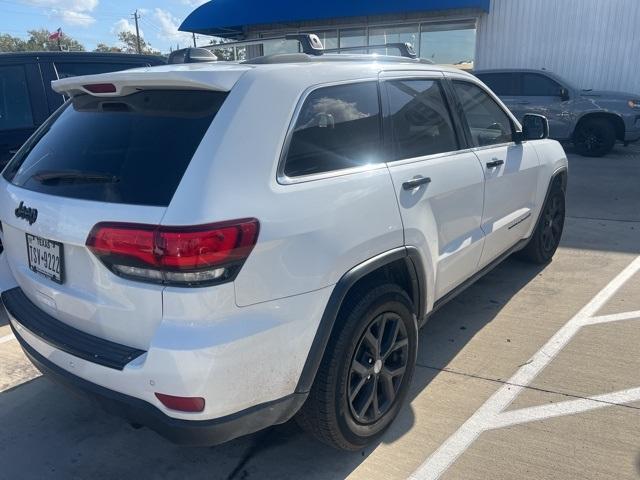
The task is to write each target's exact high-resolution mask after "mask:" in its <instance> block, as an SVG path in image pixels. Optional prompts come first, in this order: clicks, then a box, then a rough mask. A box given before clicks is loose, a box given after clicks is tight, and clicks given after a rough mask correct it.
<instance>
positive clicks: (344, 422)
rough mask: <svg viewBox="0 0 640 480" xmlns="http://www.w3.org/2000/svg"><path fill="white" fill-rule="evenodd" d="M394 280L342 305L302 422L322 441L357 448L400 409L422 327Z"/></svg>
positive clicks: (372, 438) (299, 418) (373, 437)
mask: <svg viewBox="0 0 640 480" xmlns="http://www.w3.org/2000/svg"><path fill="white" fill-rule="evenodd" d="M413 312H414V308H413V304H412V302H411V300H410V299H409V297H408V296H407V294H406V293H405V292H404V290H402V289H401V288H399V287H398V286H396V285H392V284H388V285H382V286H379V287H376V288H373V289H371V290H370V291H369V292H368V293H366V294H365V295H364V296H354V298H353V300H352V301H351V302H349V304H346V305H345V306H344V307H343V309H342V310H341V314H340V318H339V319H338V322H340V323H341V325H340V328H338V329H336V331H334V332H333V334H332V336H331V339H330V340H329V345H328V346H327V349H326V351H325V355H324V357H323V359H322V363H321V365H320V368H319V370H318V373H317V375H316V378H315V382H314V384H313V387H312V388H311V392H310V394H309V397H308V399H307V401H306V403H305V404H304V406H303V407H302V409H301V410H300V412H299V413H298V415H297V417H296V419H297V422H298V424H299V425H300V426H301V427H302V428H303V429H305V430H306V431H308V432H309V433H311V434H312V435H313V436H315V437H316V438H318V439H319V440H321V441H322V442H324V443H326V444H329V445H331V446H333V447H336V448H340V449H344V450H359V449H360V448H362V447H364V446H365V445H367V444H369V443H371V442H373V441H375V440H376V439H377V438H378V437H379V436H380V435H381V434H382V433H383V432H384V431H385V430H386V428H387V427H388V426H389V425H390V424H391V422H392V421H393V419H394V418H395V417H396V415H397V414H398V412H399V410H400V408H401V406H402V404H403V401H404V399H405V397H406V395H407V392H408V389H409V385H410V383H411V379H412V377H413V372H414V369H415V362H416V354H417V344H418V329H417V322H416V318H415V315H414V313H413Z"/></svg>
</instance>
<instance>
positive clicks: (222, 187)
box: [0, 61, 567, 420]
mask: <svg viewBox="0 0 640 480" xmlns="http://www.w3.org/2000/svg"><path fill="white" fill-rule="evenodd" d="M382 72H389V75H392V76H398V75H400V76H401V75H416V74H424V75H426V76H429V75H430V76H432V77H433V76H434V75H440V76H442V78H445V77H449V78H454V77H456V78H464V79H465V80H469V81H473V82H476V83H478V84H479V85H482V84H481V83H480V82H478V81H477V80H474V79H473V77H471V76H470V75H468V74H464V73H459V72H458V71H457V70H455V69H449V68H444V67H439V66H434V65H426V64H418V63H416V64H407V65H400V66H398V65H396V64H394V63H392V62H389V63H385V62H377V61H370V62H369V61H367V62H363V61H354V62H335V64H334V63H331V62H310V63H298V64H295V63H294V64H274V65H260V66H247V65H237V64H226V65H225V64H222V63H219V64H195V65H169V66H163V67H155V68H147V69H137V70H132V71H125V72H117V73H112V74H104V75H98V76H90V77H74V78H70V79H65V80H60V81H58V82H55V85H54V88H55V89H56V90H57V91H59V92H66V93H68V94H70V95H80V94H85V93H87V91H86V89H84V87H83V85H87V84H90V83H113V84H114V85H116V87H117V91H116V94H123V93H124V94H126V93H127V92H130V91H134V90H135V89H138V88H154V89H159V88H180V89H206V90H219V91H230V93H229V95H228V97H227V99H226V101H225V102H224V104H223V106H222V108H221V109H220V111H219V112H218V114H217V115H216V117H215V119H214V120H213V122H212V124H211V126H210V127H209V129H208V131H207V133H206V134H205V136H204V138H203V140H202V142H201V143H200V145H199V147H198V148H197V150H196V152H195V154H194V156H193V158H192V159H191V162H190V163H189V166H188V167H187V169H186V172H185V174H184V176H183V177H182V180H181V182H180V184H179V186H178V188H177V190H176V192H175V194H174V196H173V199H172V200H171V202H170V204H169V205H168V206H167V207H166V208H165V207H147V206H132V205H121V204H113V203H106V202H92V201H84V200H75V199H71V198H63V197H57V196H50V195H44V194H40V193H36V192H33V191H29V190H26V189H22V188H18V187H16V186H13V185H11V184H10V183H8V182H7V181H6V180H5V179H4V178H0V221H2V225H3V228H4V231H3V232H2V236H1V238H2V241H3V244H4V247H5V252H4V253H3V254H2V255H1V256H0V269H1V271H0V290H2V291H4V290H8V289H10V288H13V287H15V286H19V287H20V288H21V289H22V290H23V291H24V293H25V295H26V296H27V297H28V298H29V300H31V302H33V303H34V304H35V305H36V306H37V307H38V308H39V309H41V310H42V311H44V312H45V313H47V314H49V315H50V316H51V317H53V318H55V319H56V320H58V321H59V322H62V323H64V324H66V325H69V326H71V327H73V328H75V329H77V330H80V331H82V332H86V333H89V334H91V335H94V336H96V337H99V338H102V339H106V340H110V341H112V342H116V343H120V344H123V345H127V346H131V347H135V348H139V349H141V350H145V351H146V353H145V354H144V355H143V356H141V357H139V358H137V359H136V360H134V361H133V362H131V363H130V364H128V365H126V366H125V368H124V369H123V370H122V371H119V370H114V369H110V368H106V367H104V366H101V365H98V364H96V363H92V362H88V361H85V360H82V359H79V358H76V357H73V356H71V355H69V354H68V353H65V352H63V351H61V350H58V349H56V348H54V347H52V346H51V345H49V344H48V343H46V342H44V341H43V340H42V339H40V338H39V337H37V336H36V335H34V334H33V333H32V332H29V331H28V330H27V329H25V328H24V327H23V326H22V325H20V323H19V321H17V320H16V319H11V322H12V325H13V326H14V328H16V330H17V331H18V333H19V334H20V335H21V336H22V338H23V339H24V341H25V342H27V343H28V344H29V345H30V346H31V347H33V348H34V349H35V350H36V351H37V352H38V353H39V354H41V355H42V356H44V357H45V358H47V359H48V360H49V361H51V362H52V363H54V364H55V365H57V366H59V367H60V368H62V369H64V370H67V371H69V372H71V373H73V374H74V375H76V376H79V377H80V378H82V379H85V380H88V381H90V382H93V383H95V384H98V385H101V386H103V387H106V388H108V389H111V390H114V391H117V392H120V393H123V394H125V395H129V396H132V397H135V398H138V399H142V400H145V401H146V402H148V403H149V404H151V405H153V406H155V407H157V408H158V409H160V410H161V411H162V412H163V413H165V414H166V415H167V416H169V417H172V418H177V419H188V420H205V419H216V418H219V417H222V416H225V415H229V414H233V413H236V412H239V411H242V410H243V409H247V408H249V407H253V406H256V405H259V404H263V403H265V402H270V401H272V400H277V399H280V398H283V397H285V396H287V395H291V394H292V393H294V391H296V386H297V384H298V381H299V379H300V377H301V373H302V372H303V368H304V366H305V362H306V361H307V358H308V356H309V352H310V350H311V349H312V344H313V342H314V338H315V337H316V335H317V332H318V329H319V325H321V319H322V316H323V313H324V312H325V309H326V308H327V304H328V302H329V298H330V296H331V294H332V292H333V291H334V285H336V283H337V282H339V281H340V279H341V278H342V277H343V276H344V275H345V274H346V273H347V272H349V271H350V270H351V269H353V268H354V267H356V266H358V265H360V264H362V263H363V262H365V261H367V260H369V259H371V258H373V257H375V256H376V255H379V254H382V253H385V252H388V251H391V250H393V249H398V248H399V247H403V246H406V247H411V248H415V249H417V250H418V251H419V254H420V257H421V260H422V263H423V268H424V272H422V273H423V274H424V277H425V279H426V285H425V286H424V288H425V290H426V292H422V293H424V294H425V295H426V301H425V304H426V312H424V313H429V312H430V311H431V310H432V308H433V305H434V303H435V302H436V300H438V299H440V298H442V297H443V296H445V295H446V294H447V293H448V292H451V291H452V290H453V289H455V287H457V286H459V285H460V284H462V283H464V282H465V281H466V280H468V279H469V278H470V277H473V275H474V274H476V273H477V272H478V271H479V270H481V269H482V268H483V267H484V266H485V265H487V264H488V263H490V262H491V261H492V260H493V259H495V258H497V257H498V256H499V255H500V254H501V253H504V252H505V251H507V250H508V249H509V248H511V247H513V246H514V245H515V244H517V243H518V242H519V241H521V240H522V239H525V238H527V237H528V236H530V235H531V233H532V231H533V229H534V228H535V223H536V220H537V218H538V215H539V213H540V211H541V208H542V205H543V202H544V199H545V196H546V193H547V190H548V187H549V180H550V179H551V178H552V175H553V174H554V173H556V172H557V171H558V170H559V169H564V168H566V166H567V160H566V156H565V155H564V151H563V150H562V147H561V146H560V145H559V144H558V143H557V142H554V141H549V140H545V141H535V142H524V143H523V144H521V145H517V146H516V145H515V144H513V145H510V146H507V147H504V148H503V149H502V150H501V148H502V147H500V148H498V147H496V148H491V149H474V148H468V149H465V150H461V151H459V152H454V153H449V154H441V155H434V156H430V157H424V158H418V159H410V160H403V161H399V162H389V163H380V164H376V165H368V166H365V167H363V168H356V169H353V170H344V171H337V172H331V173H330V174H326V175H317V176H313V177H312V178H298V179H286V178H282V177H281V176H279V175H278V166H279V162H280V158H281V155H282V152H283V146H284V145H285V140H286V138H287V133H288V131H289V129H290V127H291V124H292V121H293V117H294V113H295V112H296V108H297V107H298V105H299V104H300V101H301V99H302V98H303V97H304V95H305V92H307V91H308V90H309V89H310V88H316V87H319V86H326V85H331V84H336V83H346V82H353V81H359V80H362V81H365V80H366V81H371V80H377V79H378V78H379V75H380V74H381V73H382ZM443 72H444V76H443ZM383 77H384V75H383ZM98 96H105V97H108V96H113V94H101V95H98ZM494 99H495V100H496V101H497V102H498V103H499V104H500V105H502V106H504V105H503V104H502V102H500V100H499V99H497V98H496V97H495V96H494ZM509 115H510V117H511V118H513V116H512V115H511V114H509ZM513 121H514V125H516V126H517V128H520V125H519V124H518V122H517V120H516V119H515V118H513ZM176 141H179V139H176ZM512 155H513V157H512ZM496 156H504V157H505V160H506V164H505V166H504V167H503V168H501V169H498V171H496V172H487V170H486V169H485V165H484V164H485V163H486V161H487V160H488V159H493V158H494V157H496ZM416 175H420V176H428V177H430V178H431V179H432V182H431V183H430V184H429V185H428V186H427V188H424V187H423V188H420V189H419V190H416V191H411V192H409V191H405V190H403V189H402V183H403V182H405V181H407V180H410V179H412V178H414V177H415V176H416ZM21 201H23V202H24V203H25V204H27V205H28V206H29V207H32V208H37V209H38V212H39V213H38V221H37V222H36V223H34V224H33V225H29V223H28V222H26V221H25V220H23V219H19V218H16V216H15V215H14V210H15V209H16V207H17V205H18V204H19V203H20V202H21ZM240 218H257V219H258V220H259V221H260V234H259V237H258V241H257V244H256V246H255V248H254V249H253V251H252V252H251V254H250V256H249V257H248V259H247V261H246V263H245V264H244V265H243V267H242V269H241V270H240V273H239V274H238V276H237V278H235V280H234V281H233V282H230V283H225V284H221V285H216V286H210V287H203V288H184V287H182V288H181V287H168V286H163V285H154V284H149V283H142V282H138V281H133V280H128V279H124V278H121V277H118V276H116V275H115V274H113V273H111V271H109V270H108V269H107V268H106V267H105V266H104V265H103V264H102V263H101V261H100V260H99V259H98V258H97V257H95V256H94V255H93V254H92V253H91V252H90V251H89V250H88V249H87V247H86V246H85V242H86V240H87V236H88V234H89V232H90V231H91V229H92V228H93V226H94V225H95V224H96V223H98V222H103V221H111V222H132V223H139V224H150V225H165V226H192V225H204V224H209V223H213V222H220V221H225V220H232V219H240ZM523 218H524V219H525V221H521V222H520V223H518V222H519V221H520V220H522V219H523ZM516 223H517V225H516V226H515V227H514V228H509V227H511V226H513V225H514V224H516ZM25 233H32V234H35V235H38V236H41V237H43V238H47V239H51V240H56V241H59V242H62V243H63V244H64V249H65V251H64V255H65V266H66V269H67V272H66V274H67V278H66V281H65V283H64V284H62V285H58V284H55V283H53V282H51V281H50V280H48V279H46V278H44V277H42V276H40V275H38V274H36V273H33V272H32V271H30V270H29V269H28V267H27V259H26V247H25ZM282 353H284V355H282ZM155 392H162V393H166V394H170V395H178V396H188V397H200V396H201V397H203V398H205V399H206V406H205V410H204V411H203V412H201V413H196V414H194V413H189V414H187V413H181V412H178V411H172V410H169V409H167V408H166V407H164V406H163V405H162V404H161V403H160V402H159V400H158V399H157V398H156V397H155V396H154V393H155Z"/></svg>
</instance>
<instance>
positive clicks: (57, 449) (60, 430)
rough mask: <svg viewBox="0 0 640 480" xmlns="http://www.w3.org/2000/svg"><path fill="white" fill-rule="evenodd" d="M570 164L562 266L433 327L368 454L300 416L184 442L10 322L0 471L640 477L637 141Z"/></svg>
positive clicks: (501, 280)
mask: <svg viewBox="0 0 640 480" xmlns="http://www.w3.org/2000/svg"><path fill="white" fill-rule="evenodd" d="M569 161H570V185H569V196H568V206H567V207H568V218H567V222H566V229H565V235H564V238H563V242H562V245H561V248H560V250H559V251H558V254H557V255H556V257H555V259H554V261H553V262H552V263H551V264H549V265H548V266H545V267H537V266H531V265H528V264H525V263H522V262H520V261H518V260H516V259H509V260H508V261H506V262H505V263H504V264H502V265H501V266H499V267H498V268H496V269H495V270H494V271H493V272H491V273H490V274H489V275H487V276H486V277H485V278H483V279H482V280H481V281H479V282H478V283H477V284H476V285H474V286H473V287H471V288H470V289H468V290H467V291H465V292H464V293H463V294H462V295H461V296H459V297H458V298H457V299H456V300H454V301H453V302H451V303H450V304H448V305H447V306H446V307H444V308H443V309H442V310H441V311H439V312H438V313H437V314H436V315H435V316H434V317H433V318H432V319H431V320H430V322H429V323H428V324H427V326H426V327H425V328H424V329H423V330H422V332H421V343H420V352H419V359H418V364H419V366H418V368H417V372H416V376H415V380H414V384H413V389H412V395H411V401H410V403H409V404H408V405H407V406H406V408H405V409H404V410H403V412H402V413H401V415H400V417H399V418H398V419H397V420H396V422H395V424H394V425H393V427H392V429H391V430H390V431H389V432H388V433H387V434H386V436H385V437H384V439H383V441H382V442H381V443H379V444H378V445H376V446H374V447H373V448H370V449H367V450H366V451H363V452H357V453H343V452H337V451H334V450H331V449H330V448H328V447H325V446H323V445H322V444H319V443H317V442H316V441H314V440H313V439H311V438H310V437H308V436H306V435H305V434H303V433H302V432H301V431H300V430H299V429H298V428H297V427H296V426H295V424H293V423H289V424H285V425H282V426H278V427H275V428H272V429H270V430H267V431H264V432H260V433H258V434H255V435H252V436H249V437H245V438H242V439H238V440H235V441H233V442H230V443H228V444H226V445H222V446H219V447H213V448H198V449H193V448H183V447H177V446H174V445H172V444H170V443H168V442H166V441H165V440H163V439H162V438H160V437H158V436H157V435H156V434H154V433H153V432H151V431H148V430H146V429H139V430H136V429H134V428H132V427H130V426H129V425H127V424H126V423H124V422H123V421H122V420H120V419H118V418H113V417H110V416H108V415H106V414H104V413H102V412H101V411H99V410H97V409H95V408H94V407H93V406H92V405H91V404H90V403H89V402H88V401H87V400H85V399H83V398H80V397H76V396H74V395H73V394H70V393H68V392H67V391H66V390H64V389H63V388H61V387H59V386H57V385H54V384H52V383H50V382H49V381H48V380H47V379H45V378H42V377H39V376H38V373H37V372H36V371H35V370H34V368H33V367H31V365H30V364H29V362H28V361H27V360H26V358H25V357H24V355H23V354H22V352H21V351H20V348H19V346H18V344H17V342H16V341H15V340H13V339H12V337H11V335H10V330H9V326H8V325H7V321H6V319H2V318H0V478H1V479H5V478H6V479H18V478H20V479H32V478H33V479H36V478H37V479H41V478H56V479H58V478H59V479H106V478H123V477H125V476H127V477H133V478H163V479H172V478H180V479H183V478H189V479H200V478H202V479H204V478H206V479H213V480H217V479H251V478H256V479H270V478H274V479H275V478H290V479H297V478H312V479H316V478H317V479H342V478H347V477H348V478H354V479H385V480H386V479H403V478H409V477H411V478H413V479H415V480H421V479H433V478H443V479H456V480H459V479H485V478H486V479H511V478H518V479H532V480H534V479H535V480H541V479H599V480H600V479H612V480H613V479H615V480H622V479H638V478H640V441H639V437H638V431H640V354H639V353H638V345H639V344H640V187H639V186H638V179H639V178H640V146H631V147H628V148H623V147H621V146H618V147H617V148H616V150H615V151H614V152H613V153H612V154H610V155H609V156H607V157H605V158H602V159H588V158H583V157H579V156H577V155H574V154H570V160H569Z"/></svg>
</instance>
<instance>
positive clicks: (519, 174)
mask: <svg viewBox="0 0 640 480" xmlns="http://www.w3.org/2000/svg"><path fill="white" fill-rule="evenodd" d="M474 152H475V154H476V155H477V157H478V159H479V160H480V163H481V164H482V165H483V166H485V165H486V164H487V163H488V162H491V161H496V160H502V161H503V162H504V164H503V165H500V166H498V167H494V168H485V176H486V183H485V196H484V213H483V215H482V230H483V232H484V234H485V236H486V240H485V245H484V250H483V252H482V257H481V259H480V265H479V266H480V268H482V267H485V266H486V265H488V264H489V263H491V262H492V261H493V260H495V259H496V258H498V257H499V256H500V255H501V254H503V253H504V252H506V251H507V250H509V248H511V247H512V246H513V245H515V244H516V243H518V241H520V240H521V239H523V238H524V237H525V233H526V232H527V231H529V227H530V226H531V224H532V223H535V221H536V220H537V217H536V218H534V217H533V214H532V213H533V212H532V210H533V209H535V207H536V205H537V201H538V199H537V196H536V194H537V189H538V178H539V176H540V163H539V161H538V155H537V153H536V151H535V149H534V148H533V145H532V144H531V143H528V142H524V143H521V144H519V145H516V144H514V143H510V144H506V145H498V146H493V147H485V148H477V149H474Z"/></svg>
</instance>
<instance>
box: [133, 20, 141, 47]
mask: <svg viewBox="0 0 640 480" xmlns="http://www.w3.org/2000/svg"><path fill="white" fill-rule="evenodd" d="M139 18H140V15H138V9H136V11H135V12H133V19H134V20H135V22H136V43H137V45H138V53H142V48H140V29H139V28H138V19H139Z"/></svg>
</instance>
